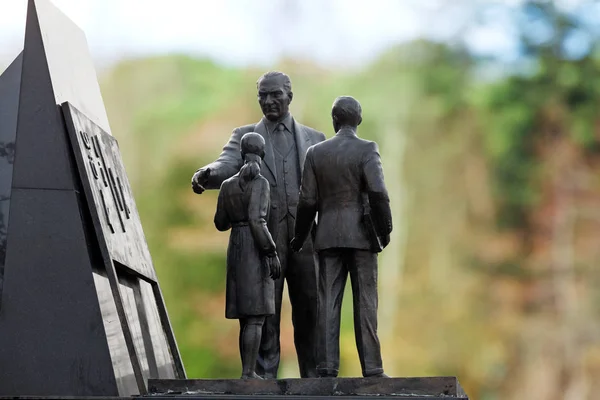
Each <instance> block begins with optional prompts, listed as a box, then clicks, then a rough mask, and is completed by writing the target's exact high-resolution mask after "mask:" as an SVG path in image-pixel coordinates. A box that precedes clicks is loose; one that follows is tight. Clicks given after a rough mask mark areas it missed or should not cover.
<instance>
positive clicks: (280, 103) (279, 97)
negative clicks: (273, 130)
mask: <svg viewBox="0 0 600 400" xmlns="http://www.w3.org/2000/svg"><path fill="white" fill-rule="evenodd" d="M283 82H284V78H283V77H282V76H276V77H273V78H266V79H263V80H262V81H261V82H260V83H259V85H258V103H259V104H260V108H261V109H262V112H263V115H264V116H265V117H266V118H267V119H268V120H269V121H278V120H280V119H281V118H282V117H284V116H285V115H286V114H287V113H288V111H289V109H290V103H291V102H292V94H291V93H287V92H286V90H285V88H284V86H283Z"/></svg>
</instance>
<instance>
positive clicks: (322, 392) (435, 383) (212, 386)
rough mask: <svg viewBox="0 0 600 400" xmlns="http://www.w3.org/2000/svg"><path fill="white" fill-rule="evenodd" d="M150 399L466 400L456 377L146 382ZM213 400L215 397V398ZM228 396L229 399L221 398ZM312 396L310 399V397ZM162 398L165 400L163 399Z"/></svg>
mask: <svg viewBox="0 0 600 400" xmlns="http://www.w3.org/2000/svg"><path fill="white" fill-rule="evenodd" d="M148 392H149V393H150V394H151V395H153V396H152V397H153V398H156V397H155V396H154V395H163V396H166V395H181V396H182V397H183V396H184V395H185V396H197V397H195V398H207V399H208V398H210V399H214V398H223V399H225V398H231V399H235V398H249V397H252V396H254V397H268V398H272V397H271V396H277V398H283V397H286V396H302V397H306V398H315V396H316V398H326V397H336V398H339V397H340V396H349V397H350V396H351V397H352V398H357V397H356V396H365V398H366V397H367V396H368V397H369V398H372V397H373V396H378V398H381V396H387V397H393V398H398V397H410V398H412V399H416V398H420V397H423V398H428V399H431V398H436V397H439V398H442V397H443V398H467V396H466V395H465V392H464V390H463V389H462V387H461V386H460V384H459V383H458V379H457V378H456V377H431V378H387V379H386V378H311V379H266V380H241V379H187V380H183V379H182V380H177V379H150V380H148ZM215 396H216V397H215ZM223 396H230V397H223ZM231 396H233V397H231ZM311 396H312V397H311ZM165 398H166V397H165ZM190 398H191V397H190Z"/></svg>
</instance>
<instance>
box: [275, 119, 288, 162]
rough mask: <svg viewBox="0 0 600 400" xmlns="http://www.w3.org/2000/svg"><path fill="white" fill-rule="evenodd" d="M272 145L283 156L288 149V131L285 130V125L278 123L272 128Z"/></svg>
mask: <svg viewBox="0 0 600 400" xmlns="http://www.w3.org/2000/svg"><path fill="white" fill-rule="evenodd" d="M272 136H273V146H275V149H277V151H278V152H279V154H281V155H282V156H285V155H286V154H287V151H288V150H289V146H290V145H289V143H288V137H287V136H288V133H287V132H286V130H285V125H283V124H279V125H277V127H275V129H274V130H273V135H272Z"/></svg>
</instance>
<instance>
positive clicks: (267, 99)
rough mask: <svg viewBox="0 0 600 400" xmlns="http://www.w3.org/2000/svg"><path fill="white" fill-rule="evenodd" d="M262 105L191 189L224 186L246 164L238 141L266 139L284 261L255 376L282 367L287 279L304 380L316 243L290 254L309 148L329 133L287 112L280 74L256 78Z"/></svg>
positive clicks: (287, 94)
mask: <svg viewBox="0 0 600 400" xmlns="http://www.w3.org/2000/svg"><path fill="white" fill-rule="evenodd" d="M257 88H258V103H259V104H260V107H261V109H262V112H263V118H262V119H261V120H260V121H259V122H258V123H256V124H251V125H246V126H242V127H239V128H236V129H234V130H233V133H232V134H231V138H230V139H229V142H228V143H227V144H226V145H225V147H223V152H222V153H221V155H220V156H219V158H218V159H217V160H216V161H215V162H213V163H211V164H209V165H207V166H205V167H202V168H200V169H199V170H198V171H196V173H195V174H194V176H193V178H192V189H193V190H194V192H195V193H198V194H201V193H202V192H203V191H204V190H205V189H218V188H219V187H220V185H221V183H222V182H223V181H224V180H226V179H228V178H229V177H231V176H233V175H234V174H236V173H237V172H238V171H239V170H240V168H241V166H242V164H243V161H242V158H241V153H240V139H241V137H242V136H243V135H244V134H245V133H248V132H257V133H259V134H260V135H262V136H263V138H264V139H265V157H264V160H263V164H264V165H266V168H263V169H262V174H263V176H264V177H265V178H266V179H267V180H268V181H269V183H270V186H271V210H270V213H269V218H268V223H267V226H268V228H269V231H270V232H271V234H272V236H273V239H274V240H275V244H276V246H277V254H278V256H279V260H280V261H281V276H280V278H279V279H277V280H276V281H275V315H273V316H270V317H267V319H266V321H265V324H264V326H263V335H262V342H261V346H260V351H259V354H258V359H257V368H256V372H257V373H258V374H259V375H260V376H262V377H264V378H277V370H278V368H279V356H280V354H279V353H280V345H279V324H280V320H281V300H282V296H283V283H284V279H285V280H287V285H288V292H289V295H290V302H291V303H292V322H293V324H294V344H295V346H296V353H297V355H298V365H299V369H300V376H302V377H303V378H308V377H315V376H317V375H316V364H315V359H314V357H315V349H314V344H315V339H314V331H315V327H316V313H317V283H316V280H317V273H316V268H315V261H314V257H313V249H312V247H313V246H312V240H310V239H309V240H308V241H307V245H306V246H305V248H304V249H303V250H302V251H300V252H298V253H294V252H292V251H290V250H289V243H290V239H291V238H292V237H293V234H294V224H295V218H296V207H297V206H298V193H299V188H300V179H301V177H302V166H303V165H304V159H305V158H306V150H307V149H308V148H309V147H310V146H312V145H313V144H316V143H319V142H322V141H323V140H325V135H324V134H323V133H321V132H318V131H316V130H314V129H311V128H309V127H307V126H304V125H301V124H299V123H298V122H297V121H296V120H294V118H293V117H292V115H291V114H290V112H289V106H290V103H291V102H292V98H293V93H292V83H291V81H290V78H289V77H288V76H287V75H286V74H284V73H282V72H267V73H266V74H264V75H263V76H261V77H260V78H259V79H258V82H257Z"/></svg>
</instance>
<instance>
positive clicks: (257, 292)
mask: <svg viewBox="0 0 600 400" xmlns="http://www.w3.org/2000/svg"><path fill="white" fill-rule="evenodd" d="M240 181H241V178H240V176H239V174H236V175H234V176H232V177H231V178H229V179H227V180H226V181H224V182H223V184H222V185H221V190H220V192H219V200H218V202H217V212H216V214H215V226H216V227H217V229H218V230H220V231H225V230H228V229H230V228H231V235H230V237H229V246H228V248H227V289H226V307H225V317H226V318H231V319H239V318H245V317H252V316H261V315H273V314H275V292H274V290H275V288H274V282H273V279H271V277H270V276H269V273H270V271H269V269H268V267H267V265H266V264H265V262H264V257H265V256H266V255H268V254H272V253H274V252H275V243H274V242H273V239H272V237H271V234H270V233H269V230H268V229H267V222H266V221H267V220H268V211H269V207H270V204H269V199H270V194H269V190H270V189H269V182H268V181H267V180H266V179H265V178H264V177H263V176H262V175H260V174H259V175H257V176H256V177H255V178H254V179H253V180H252V181H250V182H247V183H246V184H242V185H241V184H240V183H242V182H240Z"/></svg>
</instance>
